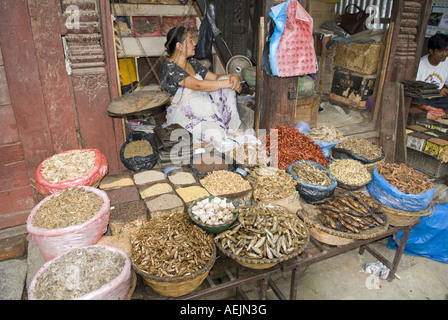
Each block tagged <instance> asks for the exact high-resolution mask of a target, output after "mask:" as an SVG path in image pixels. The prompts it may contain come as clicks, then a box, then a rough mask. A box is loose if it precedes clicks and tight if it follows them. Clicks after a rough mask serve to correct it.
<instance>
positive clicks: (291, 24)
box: [277, 1, 317, 77]
mask: <svg viewBox="0 0 448 320" xmlns="http://www.w3.org/2000/svg"><path fill="white" fill-rule="evenodd" d="M286 17H287V21H286V25H285V29H284V31H283V34H282V37H281V39H280V44H279V46H278V51H277V66H278V76H279V77H293V76H300V75H304V74H310V73H316V70H317V67H316V53H315V51H314V38H313V18H312V17H311V16H310V15H309V14H308V12H307V11H306V10H305V9H304V8H303V7H302V6H301V5H300V3H299V2H298V1H291V2H290V3H289V4H288V7H287V8H286Z"/></svg>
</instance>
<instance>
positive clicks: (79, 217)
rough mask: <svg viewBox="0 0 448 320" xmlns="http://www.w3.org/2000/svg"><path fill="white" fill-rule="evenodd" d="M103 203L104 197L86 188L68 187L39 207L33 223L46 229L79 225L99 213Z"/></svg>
mask: <svg viewBox="0 0 448 320" xmlns="http://www.w3.org/2000/svg"><path fill="white" fill-rule="evenodd" d="M103 204H104V202H103V199H101V198H100V197H99V196H97V195H96V194H95V193H93V192H89V191H87V190H85V189H84V188H81V187H73V188H66V189H64V190H63V191H61V192H60V193H59V194H56V195H54V196H52V197H51V198H50V199H49V200H48V201H46V202H44V203H43V204H42V205H41V206H40V207H39V209H38V210H37V211H36V214H35V216H34V218H33V222H32V225H33V226H34V227H37V228H45V229H57V228H66V227H69V226H75V225H79V224H82V223H84V222H86V221H87V220H89V219H90V218H92V217H93V216H94V215H95V214H97V213H98V212H99V210H100V209H101V207H102V206H103Z"/></svg>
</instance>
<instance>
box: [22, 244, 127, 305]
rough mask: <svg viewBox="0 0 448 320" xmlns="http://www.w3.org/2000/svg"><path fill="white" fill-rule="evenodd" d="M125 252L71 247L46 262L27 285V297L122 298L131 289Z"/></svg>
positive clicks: (39, 298)
mask: <svg viewBox="0 0 448 320" xmlns="http://www.w3.org/2000/svg"><path fill="white" fill-rule="evenodd" d="M132 274H133V271H132V267H131V261H130V259H129V257H128V255H127V254H126V253H125V252H124V251H122V250H120V249H117V248H114V247H111V246H103V245H92V246H87V247H82V248H73V249H71V250H70V251H68V252H66V253H64V254H61V255H59V256H57V257H55V258H54V259H52V260H50V261H48V262H46V263H45V264H44V265H43V266H42V267H41V268H40V269H39V270H38V271H37V273H36V275H35V276H34V278H33V280H32V281H31V283H30V286H29V289H28V299H29V300H124V299H126V298H127V296H128V294H129V292H130V290H132V283H131V280H132Z"/></svg>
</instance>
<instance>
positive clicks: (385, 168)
mask: <svg viewBox="0 0 448 320" xmlns="http://www.w3.org/2000/svg"><path fill="white" fill-rule="evenodd" d="M367 191H369V193H370V194H371V195H372V196H373V197H374V198H375V199H377V200H378V201H379V202H380V203H381V204H382V205H385V206H388V207H391V208H393V209H397V210H403V211H409V212H419V211H424V210H426V209H427V208H428V206H429V205H430V203H431V201H432V198H433V196H434V192H435V186H434V184H433V183H432V182H431V179H429V178H428V177H427V176H426V175H425V174H423V173H421V172H419V171H417V170H415V169H413V168H411V167H408V166H407V165H406V164H404V163H400V164H398V163H381V164H379V165H377V166H376V167H375V169H374V170H373V179H372V182H371V183H369V184H368V185H367Z"/></svg>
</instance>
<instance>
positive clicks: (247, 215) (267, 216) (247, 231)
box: [215, 204, 307, 259]
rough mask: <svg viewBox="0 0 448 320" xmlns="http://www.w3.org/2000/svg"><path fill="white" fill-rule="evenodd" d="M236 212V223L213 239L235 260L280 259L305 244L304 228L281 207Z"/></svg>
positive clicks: (294, 216) (254, 208)
mask: <svg viewBox="0 0 448 320" xmlns="http://www.w3.org/2000/svg"><path fill="white" fill-rule="evenodd" d="M238 212H239V216H238V222H239V223H235V224H234V225H233V226H232V227H230V229H228V230H226V231H224V232H222V233H220V234H218V235H217V236H216V237H215V242H216V243H218V244H220V245H221V247H222V248H223V249H225V250H229V251H230V252H232V253H233V254H235V255H237V256H241V257H248V258H263V259H273V258H280V257H282V256H284V255H287V254H291V253H292V252H294V250H297V249H299V248H300V247H301V246H302V245H303V244H304V243H305V241H306V238H307V231H306V228H305V226H304V224H303V223H302V222H301V220H300V219H299V218H298V217H297V215H296V214H293V213H290V212H288V211H287V210H286V209H285V208H283V207H280V206H271V205H264V204H262V205H258V206H251V207H241V208H240V209H238Z"/></svg>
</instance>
